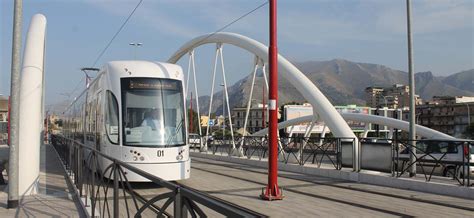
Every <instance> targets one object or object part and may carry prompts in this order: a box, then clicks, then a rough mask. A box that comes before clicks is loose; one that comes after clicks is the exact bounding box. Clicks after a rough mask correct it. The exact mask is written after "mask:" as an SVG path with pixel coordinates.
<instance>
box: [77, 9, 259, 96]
mask: <svg viewBox="0 0 474 218" xmlns="http://www.w3.org/2000/svg"><path fill="white" fill-rule="evenodd" d="M142 2H143V0H140V1H139V2H138V3H137V4H136V5H135V7H134V8H133V10H132V11H131V12H130V14H129V15H128V16H127V18H126V19H125V21H124V22H123V23H122V25H121V26H120V28H119V29H118V30H117V32H115V34H114V35H113V36H112V38H111V39H110V40H109V42H108V43H107V45H106V46H105V47H104V49H102V51H101V52H100V53H99V55H98V56H97V58H96V59H95V61H94V63H93V64H92V67H95V65H96V64H97V62H98V61H99V60H100V58H102V56H103V55H104V54H105V52H106V51H107V49H108V48H109V47H110V45H111V44H112V42H113V41H114V40H115V38H117V36H118V35H119V34H120V32H121V31H122V30H123V28H124V27H125V25H126V24H127V23H128V21H129V20H130V18H131V17H132V16H133V14H135V11H137V9H138V8H139V7H140V5H141V4H142ZM267 4H268V0H267V1H265V2H263V3H262V4H260V5H258V6H257V7H255V8H253V9H252V10H250V11H248V12H247V13H245V14H243V15H241V16H239V17H238V18H236V19H234V20H232V21H231V22H230V23H228V24H226V25H224V26H223V27H221V28H219V29H217V30H216V31H214V32H212V33H211V34H209V35H208V36H207V37H205V38H204V39H202V40H200V41H198V42H196V43H195V44H199V43H201V42H202V41H204V40H206V39H208V38H209V37H212V36H213V35H215V34H217V33H219V32H222V31H223V30H225V29H227V28H228V27H229V26H231V25H233V24H235V23H236V22H238V21H240V20H242V19H244V18H245V17H247V16H248V15H250V14H252V13H254V12H255V11H257V10H258V9H260V8H262V7H263V6H265V5H267ZM83 80H84V78H83V79H82V80H81V81H79V82H78V83H77V85H76V86H75V88H74V89H73V91H71V93H70V95H72V94H74V92H76V91H77V89H78V87H79V84H80V83H81V82H82V81H83Z"/></svg>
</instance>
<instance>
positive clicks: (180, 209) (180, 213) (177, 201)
mask: <svg viewBox="0 0 474 218" xmlns="http://www.w3.org/2000/svg"><path fill="white" fill-rule="evenodd" d="M173 210H174V217H183V218H186V217H187V216H188V212H187V211H186V209H185V207H184V198H183V195H182V194H181V187H177V188H176V195H175V197H174V206H173Z"/></svg>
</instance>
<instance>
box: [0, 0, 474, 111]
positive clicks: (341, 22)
mask: <svg viewBox="0 0 474 218" xmlns="http://www.w3.org/2000/svg"><path fill="white" fill-rule="evenodd" d="M138 1H139V0H42V1H37V0H23V44H24V37H25V34H26V30H27V28H28V25H29V22H30V19H31V17H32V16H33V15H34V14H36V13H42V14H44V15H45V16H46V18H47V22H48V23H47V39H46V60H45V73H46V103H47V104H48V105H51V104H56V103H58V102H63V101H67V100H68V99H69V100H71V99H72V98H73V97H74V96H77V95H78V94H79V93H80V90H82V89H84V86H85V85H84V80H83V79H84V74H83V73H82V72H81V71H80V70H79V69H80V68H82V67H92V65H93V63H94V62H95V60H96V59H97V58H98V56H99V53H100V52H101V51H102V50H103V49H104V47H105V46H106V44H107V43H108V42H109V40H110V39H111V38H112V36H113V35H114V34H115V32H116V31H117V30H118V28H119V27H120V26H121V25H122V23H123V22H124V21H125V19H126V17H127V16H128V15H129V14H130V12H131V11H132V10H133V8H134V7H135V5H136V4H137V3H138ZM264 2H265V1H264V0H144V1H143V3H142V4H141V5H140V7H139V8H138V9H137V11H136V12H135V14H134V15H133V16H132V18H131V19H130V20H129V22H128V23H127V25H126V26H125V28H124V29H123V31H122V32H121V33H120V34H119V35H118V36H117V38H116V39H115V40H114V41H113V43H112V44H111V46H110V47H109V49H108V50H107V51H106V53H105V54H104V55H103V56H102V57H101V58H100V59H99V60H98V61H97V64H96V66H94V67H100V66H102V65H104V63H106V62H107V61H111V60H126V59H134V58H137V59H145V60H156V61H166V60H167V59H168V58H169V57H170V56H171V55H172V54H173V53H174V52H175V51H177V50H178V48H179V47H180V46H182V45H183V44H185V43H186V42H188V41H189V40H191V39H193V38H195V37H197V36H200V35H203V34H206V33H210V32H214V31H216V30H218V29H220V28H221V27H223V26H224V25H226V24H228V23H230V22H231V21H233V20H235V19H236V18H238V17H240V16H241V15H243V14H245V13H247V12H248V11H251V10H252V9H254V8H256V7H258V6H259V5H261V4H262V3H264ZM412 2H413V4H412V5H413V27H412V28H413V34H414V37H413V43H414V65H415V71H416V72H422V71H432V72H433V74H435V75H437V76H446V75H450V74H453V73H457V72H460V71H463V70H468V69H472V68H474V66H473V65H474V64H473V58H474V42H473V41H474V38H473V36H474V1H472V0H413V1H412ZM0 10H1V11H0V28H1V34H0V44H1V45H0V48H1V53H0V94H4V95H8V93H9V89H10V72H11V70H10V69H11V44H12V42H11V41H12V23H13V0H2V1H1V2H0ZM224 31H226V32H235V33H239V34H242V35H245V36H248V37H250V38H253V39H255V40H257V41H260V42H262V43H264V44H268V5H265V6H264V7H262V8H260V9H259V10H256V11H255V12H254V13H252V14H250V15H248V16H247V17H245V18H243V19H241V20H239V21H238V22H236V23H234V24H233V25H231V26H230V27H228V28H227V29H225V30H224ZM406 41H407V39H406V5H405V0H390V1H389V0H279V1H278V49H279V52H280V54H281V55H283V56H285V57H286V58H287V59H289V60H290V61H294V62H303V61H313V60H317V61H321V60H332V59H335V58H341V59H347V60H350V61H356V62H363V63H375V64H382V65H385V66H388V67H390V68H393V69H397V70H403V71H407V69H408V67H407V42H406ZM131 42H141V43H143V46H142V47H139V48H136V50H134V48H133V47H132V46H130V45H129V43H131ZM214 51H215V45H206V46H203V47H200V48H198V49H196V67H197V71H198V72H197V73H198V75H199V77H198V83H199V86H198V88H199V90H200V95H209V94H210V84H209V82H208V81H210V79H211V73H212V63H213V62H212V61H213V55H214V53H213V52H214ZM224 57H225V66H226V73H227V80H228V84H233V83H234V82H236V81H238V80H239V79H241V78H243V77H245V76H246V75H247V74H248V73H250V72H251V68H252V64H251V63H252V61H253V55H252V54H249V53H247V52H245V51H243V50H242V49H239V48H236V47H232V46H230V45H224ZM179 64H181V65H182V67H183V70H184V71H185V72H186V71H187V57H185V58H183V59H182V60H181V61H180V62H179ZM199 80H201V81H199ZM218 81H219V78H218Z"/></svg>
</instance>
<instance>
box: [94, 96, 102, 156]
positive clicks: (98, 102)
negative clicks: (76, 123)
mask: <svg viewBox="0 0 474 218" xmlns="http://www.w3.org/2000/svg"><path fill="white" fill-rule="evenodd" d="M97 96H98V97H97V99H96V104H95V105H96V114H95V120H96V122H95V137H94V140H95V149H96V150H98V151H100V144H101V143H102V139H101V136H102V132H103V131H102V130H103V123H104V122H103V119H104V118H103V117H104V116H103V114H104V111H103V107H102V99H103V98H102V91H99V93H98V94H97Z"/></svg>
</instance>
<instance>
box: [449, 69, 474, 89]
mask: <svg viewBox="0 0 474 218" xmlns="http://www.w3.org/2000/svg"><path fill="white" fill-rule="evenodd" d="M443 83H445V84H448V85H451V86H454V87H457V88H459V89H461V90H465V91H469V92H474V69H471V70H466V71H462V72H460V73H456V74H453V75H451V76H448V77H445V78H444V79H443Z"/></svg>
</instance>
